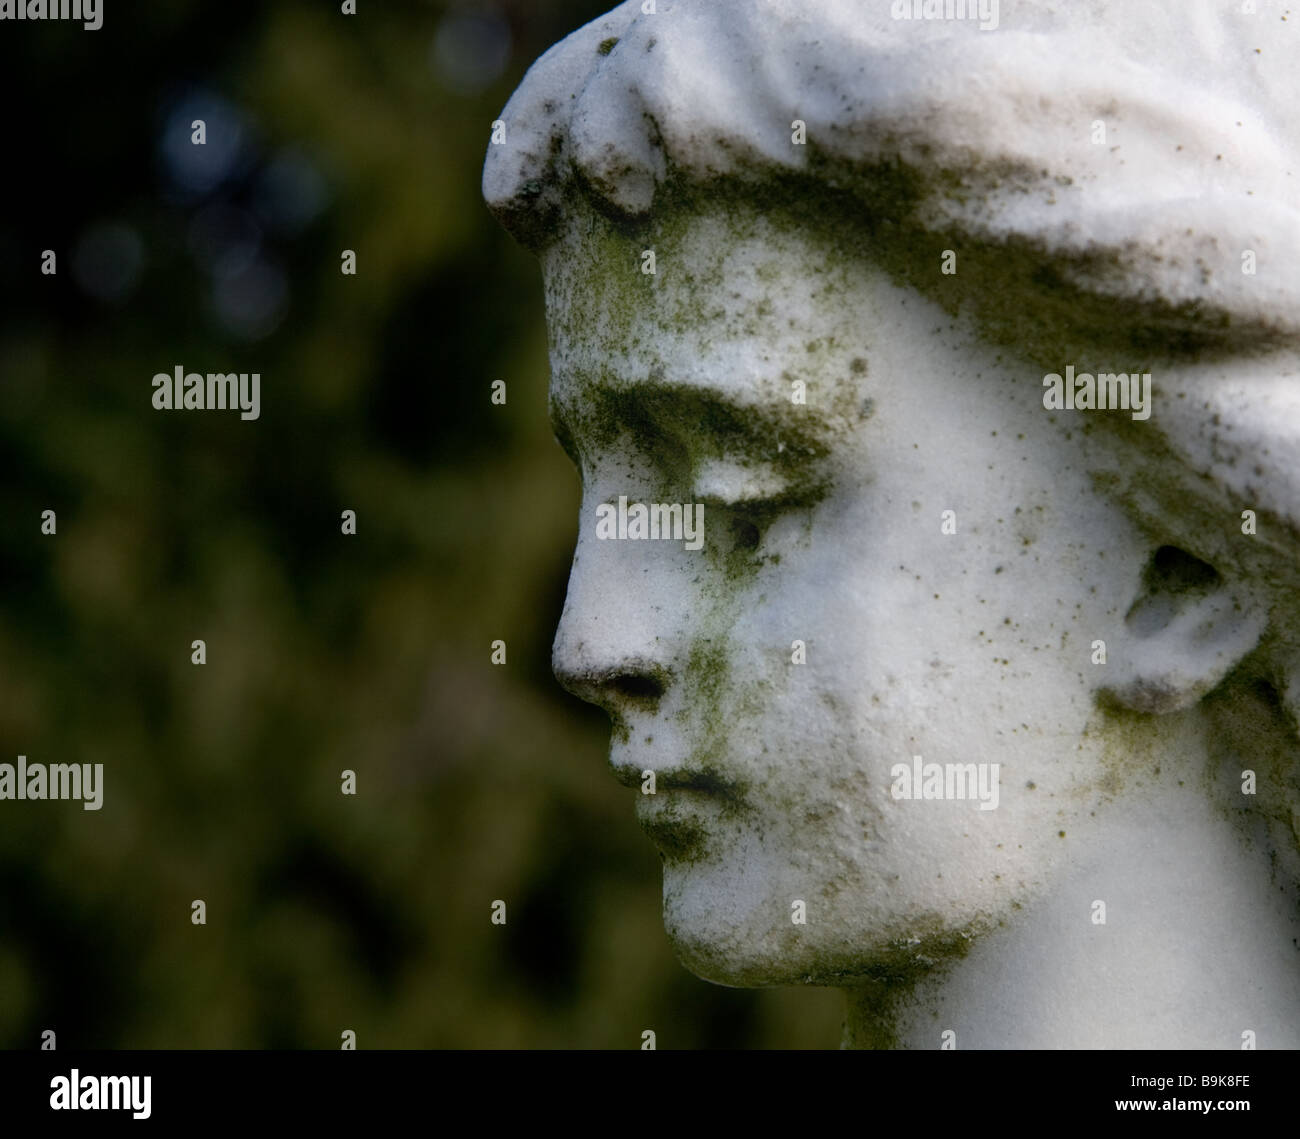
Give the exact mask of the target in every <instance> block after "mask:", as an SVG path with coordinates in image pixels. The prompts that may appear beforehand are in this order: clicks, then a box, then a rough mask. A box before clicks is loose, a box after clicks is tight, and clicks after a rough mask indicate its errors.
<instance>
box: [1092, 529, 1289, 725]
mask: <svg viewBox="0 0 1300 1139" xmlns="http://www.w3.org/2000/svg"><path fill="white" fill-rule="evenodd" d="M1266 620H1267V617H1266V614H1265V613H1264V611H1263V610H1262V608H1260V607H1258V606H1256V605H1254V604H1251V603H1250V602H1249V601H1248V600H1247V599H1246V598H1244V596H1242V595H1239V594H1238V593H1236V592H1234V591H1233V590H1232V589H1231V588H1229V586H1228V585H1227V583H1225V582H1224V580H1223V578H1222V577H1221V576H1220V574H1219V573H1218V571H1217V570H1215V568H1214V567H1213V566H1211V565H1209V564H1207V563H1206V562H1203V561H1201V560H1200V559H1199V558H1196V557H1193V556H1192V555H1191V554H1189V553H1187V552H1186V551H1185V550H1180V549H1178V548H1177V547H1176V546H1161V547H1160V548H1159V549H1158V550H1156V552H1155V554H1154V555H1153V556H1152V558H1151V561H1150V562H1149V563H1148V564H1147V568H1146V570H1145V572H1144V573H1143V575H1142V589H1141V593H1140V595H1139V597H1138V599H1137V600H1136V601H1135V602H1134V603H1133V605H1132V607H1131V608H1130V609H1129V611H1128V615H1127V616H1126V617H1125V618H1124V632H1123V635H1122V636H1121V637H1120V640H1119V643H1118V644H1116V645H1114V646H1113V648H1112V649H1111V651H1110V652H1109V654H1108V660H1107V664H1106V668H1105V678H1104V680H1103V683H1102V687H1101V691H1102V692H1103V693H1104V694H1105V695H1107V696H1108V697H1110V698H1111V699H1113V700H1115V701H1117V702H1118V703H1120V704H1122V705H1124V706H1125V707H1127V708H1131V709H1133V710H1134V711H1135V712H1151V713H1160V712H1174V711H1177V710H1178V709H1180V708H1186V707H1187V706H1188V705H1190V704H1194V703H1195V702H1196V701H1197V700H1199V699H1200V698H1201V697H1202V696H1204V695H1205V694H1206V693H1208V692H1210V691H1212V690H1213V689H1214V688H1215V687H1217V685H1218V684H1219V682H1220V681H1221V680H1222V679H1223V678H1224V677H1225V676H1227V674H1228V673H1229V672H1231V671H1232V669H1233V668H1235V667H1236V665H1237V664H1238V663H1239V662H1240V661H1241V659H1242V658H1243V657H1245V656H1246V655H1247V654H1249V653H1250V652H1251V650H1253V649H1254V648H1255V646H1256V645H1257V644H1258V643H1259V639H1260V636H1261V635H1262V634H1263V632H1264V628H1265V624H1266Z"/></svg>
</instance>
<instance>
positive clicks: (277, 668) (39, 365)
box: [0, 0, 840, 1048]
mask: <svg viewBox="0 0 1300 1139" xmlns="http://www.w3.org/2000/svg"><path fill="white" fill-rule="evenodd" d="M606 6H607V5H605V4H603V3H601V2H599V0H596V2H592V0H563V2H553V3H547V2H530V0H513V2H511V3H501V4H499V5H496V6H495V7H491V6H487V5H483V4H478V5H470V6H460V7H457V8H454V9H452V8H449V7H448V6H447V5H445V4H441V3H423V4H403V5H395V4H382V5H381V4H379V3H372V2H368V0H362V2H361V4H360V9H361V12H360V14H359V15H357V16H356V17H345V16H342V15H341V14H340V13H339V12H338V7H339V6H338V5H337V4H334V3H330V2H317V3H306V2H299V3H269V4H259V5H248V6H243V5H220V4H216V3H205V4H202V5H200V4H198V3H197V2H195V0H140V2H137V3H134V4H132V5H116V6H115V5H110V6H108V10H107V12H106V14H105V22H104V28H103V29H102V30H101V31H99V32H95V33H89V32H83V31H81V30H80V29H79V28H76V27H69V26H67V25H62V24H44V25H25V26H17V25H15V26H11V27H8V28H6V29H5V32H6V34H5V36H4V37H3V39H2V40H0V75H3V77H4V78H3V82H4V83H5V85H6V87H8V88H9V90H10V94H11V98H10V99H9V100H7V101H6V106H8V107H10V108H11V113H10V114H9V115H8V116H7V117H6V120H5V125H4V127H3V130H4V133H5V144H6V145H5V153H6V156H7V162H8V173H9V177H8V182H9V188H10V193H9V204H8V206H7V208H6V209H5V210H4V212H3V222H2V223H0V292H2V295H3V299H4V303H3V309H2V311H0V390H2V392H3V398H0V436H2V441H3V446H2V448H0V495H2V496H3V502H2V505H3V518H4V525H3V528H0V542H2V543H3V548H2V549H0V574H3V590H2V592H0V596H2V600H0V753H2V754H0V759H2V760H3V761H4V762H11V763H12V762H13V761H14V757H16V756H17V755H19V754H23V755H26V756H27V757H28V759H29V760H30V761H31V762H34V763H35V762H43V763H65V762H79V763H103V764H104V768H105V788H106V789H105V806H104V809H103V810H102V811H99V812H87V811H83V810H81V809H80V807H79V805H78V804H75V803H61V802H57V803H31V802H26V803H14V802H3V803H0V1046H4V1047H10V1048H30V1047H36V1046H38V1044H39V1038H40V1033H41V1031H42V1030H44V1029H47V1028H52V1029H54V1030H55V1031H56V1032H57V1033H58V1041H59V1046H60V1047H65V1048H66V1047H109V1048H119V1047H120V1048H134V1047H165V1048H194V1047H200V1048H206V1047H238V1048H268V1047H270V1048H274V1047H289V1048H337V1047H338V1046H339V1041H340V1034H341V1033H342V1031H343V1030H344V1029H348V1028H350V1029H353V1030H355V1031H356V1033H357V1036H358V1044H359V1046H360V1047H363V1048H380V1047H433V1048H441V1047H471V1048H477V1047H522V1048H537V1047H561V1048H568V1047H591V1048H604V1047H615V1048H635V1047H638V1046H639V1044H640V1034H641V1031H642V1030H643V1029H644V1028H653V1029H655V1030H656V1032H657V1034H658V1041H659V1045H660V1047H667V1048H671V1047H711V1046H740V1047H824V1046H834V1045H835V1044H836V1043H837V1042H838V1024H839V1020H840V1002H839V998H838V995H837V994H834V993H830V992H825V991H814V990H808V991H793V990H778V991H770V992H762V993H752V992H741V991H735V990H727V989H723V988H719V987H716V986H712V985H708V984H706V983H704V982H702V981H699V980H697V979H695V978H694V977H692V976H691V975H689V974H688V973H687V972H685V970H683V969H682V968H681V967H680V966H679V965H678V964H677V963H676V961H675V960H674V958H673V957H672V954H671V952H670V950H669V948H668V946H667V943H666V940H665V937H664V933H663V930H662V926H661V922H660V914H659V871H658V858H657V855H656V854H655V852H654V850H653V848H652V846H651V845H650V843H649V842H648V841H647V840H646V839H645V838H644V837H643V836H642V835H641V834H640V832H639V830H638V829H637V827H636V824H635V822H634V820H633V815H632V809H631V808H632V803H631V796H630V793H629V792H627V791H625V790H623V789H621V788H619V787H618V786H617V785H616V784H615V783H614V781H613V780H612V778H610V777H609V774H608V772H607V770H606V769H605V746H606V736H607V731H606V724H605V721H604V717H603V715H602V714H600V713H598V712H596V711H594V710H593V709H590V708H588V707H586V706H585V705H582V704H581V703H579V702H578V701H576V700H575V699H573V698H571V697H569V696H567V695H566V694H565V693H563V692H562V691H561V690H560V688H559V686H558V685H557V684H556V683H555V681H554V680H553V678H552V677H551V675H550V665H549V655H550V641H551V637H552V634H553V631H554V628H555V624H556V621H557V619H558V616H559V612H560V608H561V605H562V602H563V596H564V587H565V581H566V576H567V571H568V560H569V557H570V553H571V548H572V543H573V540H574V537H575V533H576V518H577V506H578V498H579V488H578V482H577V477H576V475H575V473H574V472H573V471H572V469H571V468H570V466H569V464H568V462H567V460H566V459H565V458H564V457H563V455H562V453H561V452H560V450H559V448H558V447H557V446H556V445H555V444H554V441H553V440H552V438H551V435H550V429H549V426H548V424H547V418H546V406H545V389H546V381H547V366H546V358H545V344H546V339H545V327H544V324H543V314H542V307H541V288H540V275H539V273H538V271H537V267H536V264H535V262H534V260H533V259H532V258H531V257H530V256H529V255H527V254H526V253H524V252H523V251H522V250H520V249H518V248H516V247H515V246H514V244H513V243H512V241H511V240H510V239H509V237H508V236H507V235H505V234H504V233H503V232H501V231H500V230H499V229H498V227H497V226H496V225H495V223H494V222H493V220H492V219H491V217H490V216H489V215H488V213H487V212H486V210H485V209H484V207H483V205H482V203H481V200H480V197H479V175H480V170H481V166H482V159H483V155H484V151H485V147H486V142H487V138H488V134H489V124H490V123H491V121H492V119H494V118H495V117H496V116H497V113H498V112H499V110H500V108H501V107H502V106H503V105H504V103H505V101H506V99H507V98H508V96H509V93H510V91H511V90H513V88H514V86H515V85H516V84H517V83H518V82H519V80H520V78H521V77H522V75H523V72H524V70H525V69H526V67H527V65H528V64H529V63H530V62H531V61H532V60H533V59H534V58H536V56H537V55H539V54H540V53H541V52H542V51H543V50H545V48H546V47H548V46H549V45H550V44H551V43H552V42H554V41H555V40H557V39H559V38H561V37H562V36H563V35H565V34H567V33H568V32H569V31H571V30H573V29H575V28H577V27H578V26H580V25H581V24H582V23H584V22H586V21H587V20H589V19H591V18H593V17H594V16H596V15H598V14H599V13H600V12H601V11H602V10H604V8H605V7H606ZM196 107H197V108H209V112H208V119H207V122H208V127H207V129H208V132H209V142H208V144H207V146H208V148H209V149H208V150H205V151H203V152H201V154H199V153H198V152H197V151H195V152H194V155H190V152H188V151H186V148H185V145H184V144H188V130H189V126H188V124H189V121H190V119H189V116H190V115H191V114H193V113H195V112H194V108H196ZM178 131H179V132H180V133H179V134H178V133H177V132H178ZM232 139H236V140H237V145H235V143H233V142H232ZM187 155H189V156H188V157H187ZM195 155H197V156H198V160H199V161H201V162H205V163H208V165H207V166H205V167H202V168H200V169H198V170H197V171H196V170H189V171H188V173H187V169H186V167H185V163H186V162H190V161H191V158H193V157H195ZM45 249H53V250H55V251H56V254H57V256H58V258H59V263H58V264H59V271H58V273H57V275H55V276H43V275H41V274H40V272H39V265H40V260H41V251H42V250H45ZM343 249H352V250H355V251H356V255H357V263H358V273H357V275H356V276H355V277H348V276H343V275H342V274H341V273H340V271H339V257H340V252H341V251H342V250H343ZM177 364H181V365H183V366H184V367H185V368H186V369H187V370H193V371H200V372H208V371H223V372H224V371H246V372H254V371H255V372H259V373H260V374H261V376H262V415H261V418H260V419H258V420H257V421H254V422H243V421H241V420H240V419H239V418H238V416H237V415H236V414H235V413H233V412H220V411H211V412H206V413H203V414H193V413H185V412H159V411H155V410H154V409H153V408H152V407H151V405H150V396H151V394H152V389H151V386H150V379H151V377H152V376H153V375H154V374H155V373H156V372H160V371H167V372H170V371H171V370H172V369H173V368H174V367H175V366H176V365H177ZM495 379H504V380H506V381H507V383H508V391H509V402H508V404H507V405H506V406H505V407H494V406H492V405H491V403H490V401H489V393H490V385H491V382H492V381H493V380H495ZM46 509H53V510H55V511H57V516H58V532H57V535H56V536H52V537H49V536H42V535H41V533H40V516H41V512H42V511H43V510H46ZM344 509H353V510H355V511H356V512H357V516H358V533H357V535H356V536H355V537H347V536H344V535H342V534H341V532H340V514H341V511H343V510H344ZM196 638H201V639H203V640H205V641H206V643H207V653H208V663H207V664H206V665H203V666H196V665H194V664H192V663H191V660H190V655H191V648H190V646H191V642H192V640H194V639H196ZM496 638H502V639H504V640H506V641H507V643H508V646H509V648H508V653H509V657H508V664H507V665H506V666H505V667H493V666H492V665H491V663H490V659H489V658H490V644H491V642H492V641H493V640H494V639H496ZM344 769H352V770H354V771H355V772H356V773H357V780H358V790H359V794H358V795H357V796H356V797H345V796H343V795H341V794H340V773H341V772H342V771H343V770H344ZM196 898H202V899H204V900H205V901H206V903H207V907H208V922H207V925H206V926H194V925H192V924H191V922H190V903H191V901H192V900H193V899H196ZM497 898H500V899H503V900H505V901H506V902H507V904H508V913H509V921H508V924H507V925H506V926H504V927H501V926H494V925H492V924H491V923H490V921H489V912H490V905H491V902H492V901H493V900H494V899H497Z"/></svg>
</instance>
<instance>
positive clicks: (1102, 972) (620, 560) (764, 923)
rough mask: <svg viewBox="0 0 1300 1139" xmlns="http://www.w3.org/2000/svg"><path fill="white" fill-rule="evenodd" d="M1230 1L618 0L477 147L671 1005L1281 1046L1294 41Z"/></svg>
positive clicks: (1291, 588)
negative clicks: (819, 999) (535, 368)
mask: <svg viewBox="0 0 1300 1139" xmlns="http://www.w3.org/2000/svg"><path fill="white" fill-rule="evenodd" d="M1241 7H1242V5H1241V4H1239V3H1236V2H1235V0H1234V2H1231V3H1229V2H1211V0H1186V2H1183V3H1179V4H1169V5H1162V6H1156V5H1136V4H1130V3H1127V2H1122V0H1091V2H1085V3H1077V2H1070V3H1067V2H1065V0H1038V2H1028V0H1022V2H1016V0H1002V3H1001V4H1000V5H997V4H993V5H991V6H990V5H988V4H985V5H984V6H983V7H982V8H981V7H979V6H977V5H976V4H974V3H971V4H969V5H964V4H960V3H958V4H952V3H949V4H947V5H946V6H945V5H944V4H930V3H928V2H927V3H925V4H912V3H911V2H895V3H890V2H888V0H881V2H879V3H866V2H863V0H707V2H706V0H658V3H657V4H655V3H651V2H650V0H646V2H644V3H643V2H642V0H628V2H627V3H625V4H623V5H621V6H620V7H618V8H617V9H615V10H614V11H613V12H611V13H610V14H609V15H607V16H606V17H604V18H602V19H600V20H597V21H595V22H594V23H592V24H590V25H588V26H587V27H585V28H583V29H581V30H580V31H578V32H576V33H574V34H573V35H572V36H570V37H569V38H568V39H566V40H564V41H563V42H562V43H560V44H559V45H557V46H556V47H554V48H553V49H552V50H551V51H549V52H548V53H547V54H546V55H545V56H543V57H542V59H541V60H539V61H538V62H537V63H536V64H535V65H534V67H533V68H532V70H531V71H530V72H529V73H528V75H527V77H526V78H525V80H524V81H523V83H522V85H521V86H520V88H519V89H518V91H517V92H516V93H515V95H514V97H513V98H512V99H511V101H510V103H509V105H508V106H507V107H506V109H505V111H504V112H503V113H502V115H501V119H500V120H499V121H498V123H497V124H495V125H494V126H495V129H494V136H493V138H494V142H493V145H491V146H490V147H489V151H488V157H487V164H486V168H485V172H484V192H485V196H486V198H487V200H488V202H489V204H490V206H491V208H492V209H493V211H494V212H495V213H496V215H497V216H498V217H499V218H500V220H501V221H502V222H503V223H504V224H505V225H506V226H507V227H508V228H509V229H510V230H511V231H512V232H513V233H514V234H515V235H516V236H517V237H518V238H519V239H520V240H521V241H522V242H524V243H525V244H526V245H527V246H528V247H530V248H531V249H533V250H534V251H535V252H536V253H537V254H538V256H539V257H540V259H541V262H542V266H543V274H544V281H545V293H546V305H547V319H548V324H549V329H550V343H551V366H552V383H551V396H550V406H551V416H552V421H553V423H554V427H555V432H556V436H557V438H558V439H559V441H560V442H561V444H562V445H563V447H564V449H565V450H566V451H567V453H568V454H569V456H570V457H571V458H572V460H573V462H574V463H575V464H576V466H577V467H578V469H579V470H580V472H581V476H582V484H583V503H582V515H581V521H580V526H579V537H578V543H577V549H576V552H575V555H574V560H573V568H572V574H571V577H570V582H569V591H568V597H567V601H566V606H565V611H564V615H563V618H562V621H561V624H560V628H559V630H558V633H557V635H556V640H555V648H554V664H555V671H556V674H557V676H558V677H559V679H560V680H561V682H562V683H563V684H564V685H565V686H566V687H568V688H569V689H571V690H572V691H573V692H575V693H577V694H578V695H580V696H582V697H584V698H586V699H588V700H590V701H592V702H594V703H596V704H599V705H600V706H602V707H603V708H605V709H606V710H607V711H608V713H609V715H610V718H611V721H612V741H611V748H610V762H611V765H612V767H613V770H614V773H615V775H616V776H617V778H618V779H620V780H621V781H622V782H624V783H625V784H626V785H627V786H628V787H629V788H630V789H633V791H634V793H635V801H636V813H637V816H638V818H639V820H640V822H641V824H642V826H643V827H644V829H645V831H646V832H647V834H648V835H649V837H650V838H651V839H652V840H653V841H654V843H655V844H656V846H657V847H658V850H659V852H660V854H661V856H662V859H663V876H664V922H665V926H666V928H667V931H668V934H669V937H670V939H671V940H672V942H673V945H674V947H675V949H676V950H677V952H678V954H679V956H680V957H681V959H682V960H683V962H684V963H685V964H686V965H687V966H688V967H689V968H691V969H692V970H693V971H694V972H696V973H697V974H698V975H700V976H701V977H704V978H706V979H708V980H712V981H715V982H719V983H722V984H727V985H736V986H769V985H782V984H796V983H810V984H818V985H835V986H841V987H843V988H845V989H847V990H849V992H850V997H851V1000H850V1017H849V1023H848V1029H847V1039H848V1040H849V1042H852V1043H865V1044H885V1045H889V1044H908V1045H914V1046H918V1047H940V1046H941V1037H942V1040H943V1041H945V1042H946V1041H947V1040H948V1038H947V1037H943V1036H942V1034H943V1033H949V1032H951V1033H953V1034H954V1036H955V1038H956V1039H957V1040H959V1041H961V1042H962V1043H963V1045H964V1046H981V1045H984V1046H1012V1047H1015V1046H1024V1047H1028V1046H1034V1045H1035V1044H1043V1043H1056V1044H1066V1045H1076V1046H1124V1047H1134V1046H1143V1045H1148V1046H1150V1045H1164V1046H1169V1045H1179V1046H1204V1047H1241V1046H1242V1042H1243V1041H1245V1040H1246V1039H1247V1035H1246V1034H1250V1035H1249V1040H1250V1041H1252V1042H1253V1041H1254V1040H1255V1039H1256V1038H1257V1037H1258V1039H1259V1041H1260V1046H1264V1045H1265V1044H1268V1043H1271V1044H1272V1045H1274V1046H1277V1045H1286V1046H1292V1047H1294V1046H1295V1045H1296V1043H1297V1039H1296V1033H1297V1028H1296V1025H1297V1023H1300V1018H1297V1017H1296V1015H1295V1013H1296V1010H1297V1008H1298V1007H1300V983H1298V980H1297V978H1298V977H1300V961H1297V957H1298V956H1300V954H1297V951H1296V949H1295V946H1294V944H1293V943H1292V939H1294V938H1295V937H1296V936H1297V933H1298V932H1300V931H1297V928H1296V914H1297V908H1296V899H1297V890H1296V888H1297V882H1300V841H1298V838H1300V809H1298V806H1300V743H1298V741H1297V734H1296V729H1297V713H1298V712H1300V115H1297V114H1296V113H1295V107H1296V106H1297V105H1298V104H1300V70H1297V69H1296V68H1295V66H1294V60H1295V59H1296V58H1297V57H1300V13H1295V14H1293V15H1292V16H1291V18H1290V19H1284V18H1283V17H1284V16H1285V15H1286V9H1285V8H1283V7H1282V6H1281V5H1280V4H1277V5H1275V4H1272V3H1269V2H1268V0H1261V2H1260V3H1259V4H1258V5H1257V9H1258V10H1257V11H1255V12H1254V13H1251V14H1248V13H1242V12H1241V11H1240V9H1241ZM967 9H969V11H968V12H967V14H966V15H965V18H963V12H966V11H967ZM945 17H947V18H945ZM692 527H694V529H692ZM692 537H694V538H695V540H692ZM1225 956H1226V957H1227V958H1228V959H1230V960H1234V961H1236V962H1237V963H1238V966H1241V967H1242V968H1247V971H1249V972H1250V975H1251V977H1252V978H1253V980H1252V982H1250V983H1246V982H1242V983H1240V984H1238V983H1236V982H1234V981H1230V980H1225V979H1224V977H1223V976H1222V975H1221V971H1220V972H1217V973H1216V972H1215V967H1214V963H1215V962H1216V961H1218V962H1222V961H1223V960H1224V959H1225ZM1244 962H1249V966H1248V967H1247V966H1246V965H1244V964H1243V963H1244ZM1238 966H1233V968H1234V969H1235V968H1237V967H1238ZM1189 987H1191V988H1194V989H1195V991H1196V993H1197V996H1196V999H1195V1000H1189V999H1184V998H1185V997H1186V992H1187V991H1188V990H1189ZM1135 993H1136V994H1138V996H1137V998H1135V997H1134V994H1135ZM1179 994H1183V997H1181V998H1180V997H1179ZM1148 1005H1150V1008H1159V1009H1160V1010H1161V1011H1160V1012H1159V1014H1155V1013H1152V1012H1151V1011H1150V1008H1148V1007H1147V1006H1148Z"/></svg>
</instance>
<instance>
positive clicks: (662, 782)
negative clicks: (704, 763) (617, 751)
mask: <svg viewBox="0 0 1300 1139" xmlns="http://www.w3.org/2000/svg"><path fill="white" fill-rule="evenodd" d="M610 770H611V771H613V773H614V778H615V779H617V780H618V781H619V782H620V783H621V784H623V786H624V787H635V788H637V789H638V790H642V789H643V787H644V784H645V781H646V772H648V771H653V772H654V795H660V794H663V793H664V792H666V791H696V792H702V793H704V794H706V795H711V796H716V797H717V798H719V799H725V800H729V801H731V802H737V803H738V802H740V801H741V797H742V791H743V787H742V785H741V784H740V783H739V782H737V781H736V780H733V779H728V778H726V776H724V775H722V774H721V773H719V772H718V771H717V769H716V768H713V767H655V766H653V765H651V764H647V765H646V766H644V767H639V766H638V765H637V764H635V763H628V762H626V761H619V762H611V764H610ZM643 794H645V793H644V791H643ZM645 798H647V799H649V798H653V795H650V794H645Z"/></svg>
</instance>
